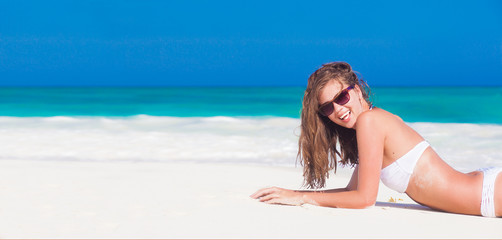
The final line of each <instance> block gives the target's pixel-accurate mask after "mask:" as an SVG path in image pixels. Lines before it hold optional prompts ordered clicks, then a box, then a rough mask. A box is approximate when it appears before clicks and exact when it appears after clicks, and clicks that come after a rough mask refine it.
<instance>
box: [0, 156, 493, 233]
mask: <svg viewBox="0 0 502 240" xmlns="http://www.w3.org/2000/svg"><path fill="white" fill-rule="evenodd" d="M349 177H350V171H349V170H348V169H343V170H340V171H339V173H338V174H337V175H336V176H332V177H331V178H330V179H329V184H330V185H329V187H339V186H344V185H345V184H346V182H347V181H348V178H349ZM301 181H302V176H301V168H300V167H298V168H292V167H266V166H258V165H237V164H233V165H229V164H214V163H213V164H201V163H197V164H196V163H160V162H159V163H156V162H137V163H134V162H113V163H110V162H90V161H86V162H76V161H40V160H37V161H31V160H22V159H15V160H14V159H12V160H7V159H4V160H0V192H1V197H0V216H1V217H0V238H477V239H479V238H502V219H500V218H498V219H494V218H484V217H477V216H466V215H458V214H450V213H443V212H437V211H433V210H429V209H427V208H425V207H422V206H420V205H418V204H416V203H414V202H413V201H412V200H411V199H409V198H408V197H407V196H406V195H404V194H399V193H396V192H394V191H392V190H390V189H388V188H386V187H385V186H383V185H381V186H380V191H379V195H378V202H377V204H376V205H375V206H374V207H371V208H368V209H362V210H353V209H333V208H323V207H316V206H312V205H304V206H301V207H293V206H281V205H267V204H264V203H260V202H258V201H256V200H254V199H251V198H249V195H250V194H252V193H253V192H255V191H256V190H257V189H259V188H262V187H267V186H280V187H286V188H299V187H300V186H301ZM390 198H393V199H397V203H392V202H389V200H390Z"/></svg>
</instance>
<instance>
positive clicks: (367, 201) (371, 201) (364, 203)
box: [358, 196, 376, 208]
mask: <svg viewBox="0 0 502 240" xmlns="http://www.w3.org/2000/svg"><path fill="white" fill-rule="evenodd" d="M360 200H361V201H360V202H359V204H358V205H359V207H358V208H368V207H372V206H375V203H376V196H362V197H361V198H360Z"/></svg>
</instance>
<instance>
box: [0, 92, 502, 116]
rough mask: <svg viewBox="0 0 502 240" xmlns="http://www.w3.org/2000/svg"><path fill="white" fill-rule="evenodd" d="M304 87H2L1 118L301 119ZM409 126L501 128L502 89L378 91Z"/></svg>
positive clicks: (381, 101) (381, 103) (377, 99)
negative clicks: (490, 126) (442, 125)
mask: <svg viewBox="0 0 502 240" xmlns="http://www.w3.org/2000/svg"><path fill="white" fill-rule="evenodd" d="M303 91H304V88H303V87H201V88H197V87H158V88H142V87H139V88H131V87H124V88H120V87H80V88H78V87H57V88H49V87H41V88H0V116H16V117H34V116H38V117H48V116H108V117H127V116H135V115H150V116H172V117H211V116H229V117H290V118H299V116H300V110H301V101H302V98H303ZM372 91H373V94H372V99H373V102H374V104H375V105H376V106H378V107H381V108H384V109H386V110H387V111H390V112H393V113H395V114H397V115H399V116H400V117H402V118H403V119H404V120H405V121H407V122H438V123H489V124H502V106H501V104H502V87H375V88H373V89H372Z"/></svg>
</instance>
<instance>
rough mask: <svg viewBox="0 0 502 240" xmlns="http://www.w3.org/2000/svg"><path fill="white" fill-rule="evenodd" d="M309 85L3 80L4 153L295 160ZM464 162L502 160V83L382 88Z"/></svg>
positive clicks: (395, 108)
mask: <svg viewBox="0 0 502 240" xmlns="http://www.w3.org/2000/svg"><path fill="white" fill-rule="evenodd" d="M303 91H304V88H302V87H255V88H253V87H246V88H242V87H205V88H190V87H183V88H162V87H159V88H111V87H110V88H0V146H2V149H3V150H2V151H0V160H2V159H20V160H23V159H29V160H37V161H54V160H62V161H102V162H115V161H134V162H141V161H148V162H152V161H154V162H194V163H231V164H265V165H281V166H291V167H294V166H295V164H296V156H297V153H298V136H299V133H300V128H299V126H300V119H299V116H300V110H301V102H302V98H303ZM373 93H374V94H373V96H372V98H373V100H374V103H375V105H376V106H378V107H381V108H383V109H386V110H388V111H390V112H393V113H395V114H397V115H399V116H401V117H402V118H403V119H404V120H405V121H406V122H407V123H408V124H409V125H410V126H411V127H412V128H414V129H415V130H417V132H419V133H420V134H421V135H422V136H423V137H424V138H425V139H427V141H429V142H430V143H431V145H432V146H433V147H434V148H436V151H437V152H438V153H439V154H440V156H442V157H443V159H445V161H447V162H448V163H449V164H451V165H452V166H454V167H455V168H457V169H459V170H461V171H466V172H467V171H472V170H474V169H477V168H480V167H486V166H500V167H502V151H500V146H502V108H501V107H500V103H502V88H447V87H434V88H378V87H377V88H373Z"/></svg>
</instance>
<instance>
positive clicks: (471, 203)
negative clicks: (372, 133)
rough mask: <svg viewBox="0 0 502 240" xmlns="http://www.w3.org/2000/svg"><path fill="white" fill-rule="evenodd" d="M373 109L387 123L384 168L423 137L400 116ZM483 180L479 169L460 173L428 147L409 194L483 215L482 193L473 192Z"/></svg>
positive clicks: (450, 208) (428, 202)
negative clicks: (481, 212)
mask: <svg viewBox="0 0 502 240" xmlns="http://www.w3.org/2000/svg"><path fill="white" fill-rule="evenodd" d="M374 110H377V111H379V112H380V113H379V114H376V115H377V117H379V118H382V120H381V121H385V122H386V123H387V124H386V126H385V128H386V138H385V144H384V146H385V147H384V158H383V165H382V169H383V168H385V167H387V166H389V165H391V164H392V163H394V162H395V161H396V160H398V159H399V158H401V157H402V156H403V155H405V154H406V153H408V152H409V151H410V150H411V149H413V147H414V146H416V145H417V144H418V143H420V142H421V141H423V138H422V137H421V136H420V135H419V134H418V133H417V132H416V131H415V130H413V129H412V128H411V127H409V126H408V125H407V124H406V123H404V122H403V121H402V119H401V118H399V117H398V116H396V115H393V114H391V113H389V112H387V111H385V110H382V109H374ZM372 111H373V110H372ZM378 115H379V116H378ZM482 181H483V177H482V175H481V174H479V172H473V173H471V174H464V173H461V172H458V171H456V170H455V169H453V168H452V167H450V166H449V165H448V164H447V163H446V162H444V161H443V160H442V159H441V157H440V156H439V155H438V154H437V153H436V152H435V151H434V150H433V149H432V148H431V147H428V148H427V149H426V150H425V151H424V152H423V153H422V154H421V156H419V158H418V161H417V163H416V165H415V167H414V169H413V173H412V175H411V178H410V181H409V183H408V187H407V189H406V193H407V194H408V195H409V196H410V197H411V198H412V199H413V200H415V201H417V202H419V203H421V204H424V205H427V206H429V207H431V208H435V209H440V210H445V211H451V212H459V211H462V213H465V214H480V210H479V204H480V201H481V196H480V195H479V194H472V192H473V189H474V191H476V190H479V192H481V186H482V184H481V183H482ZM432 199H434V200H433V201H432Z"/></svg>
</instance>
